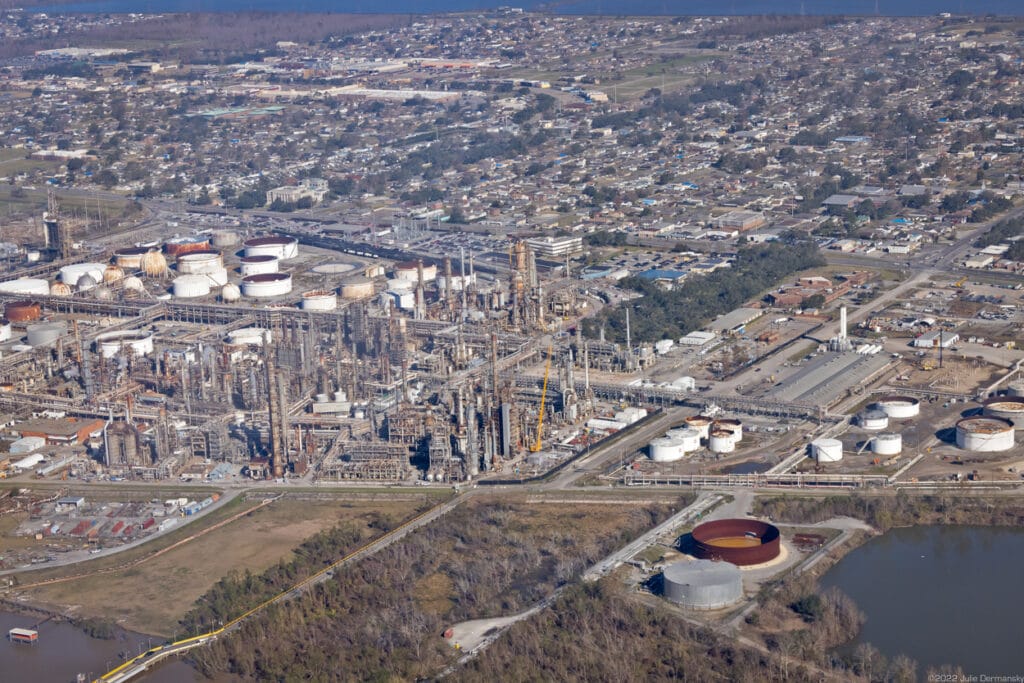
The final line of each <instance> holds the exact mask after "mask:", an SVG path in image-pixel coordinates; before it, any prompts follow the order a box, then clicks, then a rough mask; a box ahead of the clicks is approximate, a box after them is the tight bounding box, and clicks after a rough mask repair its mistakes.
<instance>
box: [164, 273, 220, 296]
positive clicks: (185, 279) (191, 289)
mask: <svg viewBox="0 0 1024 683" xmlns="http://www.w3.org/2000/svg"><path fill="white" fill-rule="evenodd" d="M211 284H212V283H211V282H210V278H208V277H206V276H205V275H179V276H178V277H176V278H174V281H173V282H172V283H171V293H173V294H174V296H176V297H178V298H180V299H194V298H196V297H200V296H206V295H208V294H209V293H210V285H211Z"/></svg>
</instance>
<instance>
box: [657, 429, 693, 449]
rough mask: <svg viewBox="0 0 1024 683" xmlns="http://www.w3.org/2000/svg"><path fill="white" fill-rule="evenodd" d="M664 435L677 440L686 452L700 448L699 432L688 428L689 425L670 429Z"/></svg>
mask: <svg viewBox="0 0 1024 683" xmlns="http://www.w3.org/2000/svg"><path fill="white" fill-rule="evenodd" d="M665 436H667V437H669V438H670V439H676V440H678V441H679V442H680V443H682V444H683V449H684V450H685V451H687V452H690V451H695V450H697V449H698V448H700V432H698V431H697V430H696V429H690V428H689V427H683V428H681V429H670V430H668V432H667V433H666V434H665Z"/></svg>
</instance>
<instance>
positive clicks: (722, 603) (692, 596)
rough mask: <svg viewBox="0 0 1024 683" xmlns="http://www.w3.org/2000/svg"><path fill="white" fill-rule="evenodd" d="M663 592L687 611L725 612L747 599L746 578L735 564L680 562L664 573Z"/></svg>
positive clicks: (669, 567)
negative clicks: (744, 586) (715, 610)
mask: <svg viewBox="0 0 1024 683" xmlns="http://www.w3.org/2000/svg"><path fill="white" fill-rule="evenodd" d="M662 591H663V593H664V595H665V597H666V598H667V599H668V600H671V601H672V602H675V603H678V604H679V605H682V606H683V607H688V608H690V609H701V610H714V609H722V608H723V607H728V606H730V605H734V604H736V603H737V602H739V601H740V600H742V599H743V575H742V574H741V573H740V569H739V567H737V566H736V565H734V564H732V563H731V562H715V561H713V560H694V561H692V562H676V563H675V564H671V565H669V566H668V567H665V570H664V571H663V572H662Z"/></svg>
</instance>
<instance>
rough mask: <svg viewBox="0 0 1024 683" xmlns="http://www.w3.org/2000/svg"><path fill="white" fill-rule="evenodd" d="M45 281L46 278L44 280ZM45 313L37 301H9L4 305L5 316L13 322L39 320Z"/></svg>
mask: <svg viewBox="0 0 1024 683" xmlns="http://www.w3.org/2000/svg"><path fill="white" fill-rule="evenodd" d="M43 282H45V280H43ZM42 315H43V309H42V307H41V306H40V305H39V304H38V303H37V302H35V301H8V302H7V303H6V304H5V305H4V317H5V318H7V319H8V320H10V321H11V322H12V323H25V322H31V321H33V320H39V318H40V317H41V316H42Z"/></svg>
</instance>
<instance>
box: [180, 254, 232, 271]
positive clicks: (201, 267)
mask: <svg viewBox="0 0 1024 683" xmlns="http://www.w3.org/2000/svg"><path fill="white" fill-rule="evenodd" d="M219 270H224V256H223V255H222V254H221V253H220V252H219V251H216V250H214V249H207V250H203V251H190V252H188V253H187V254H182V255H181V256H179V257H178V272H179V273H181V274H183V275H188V274H192V275H205V274H207V273H213V272H216V271H219Z"/></svg>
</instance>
